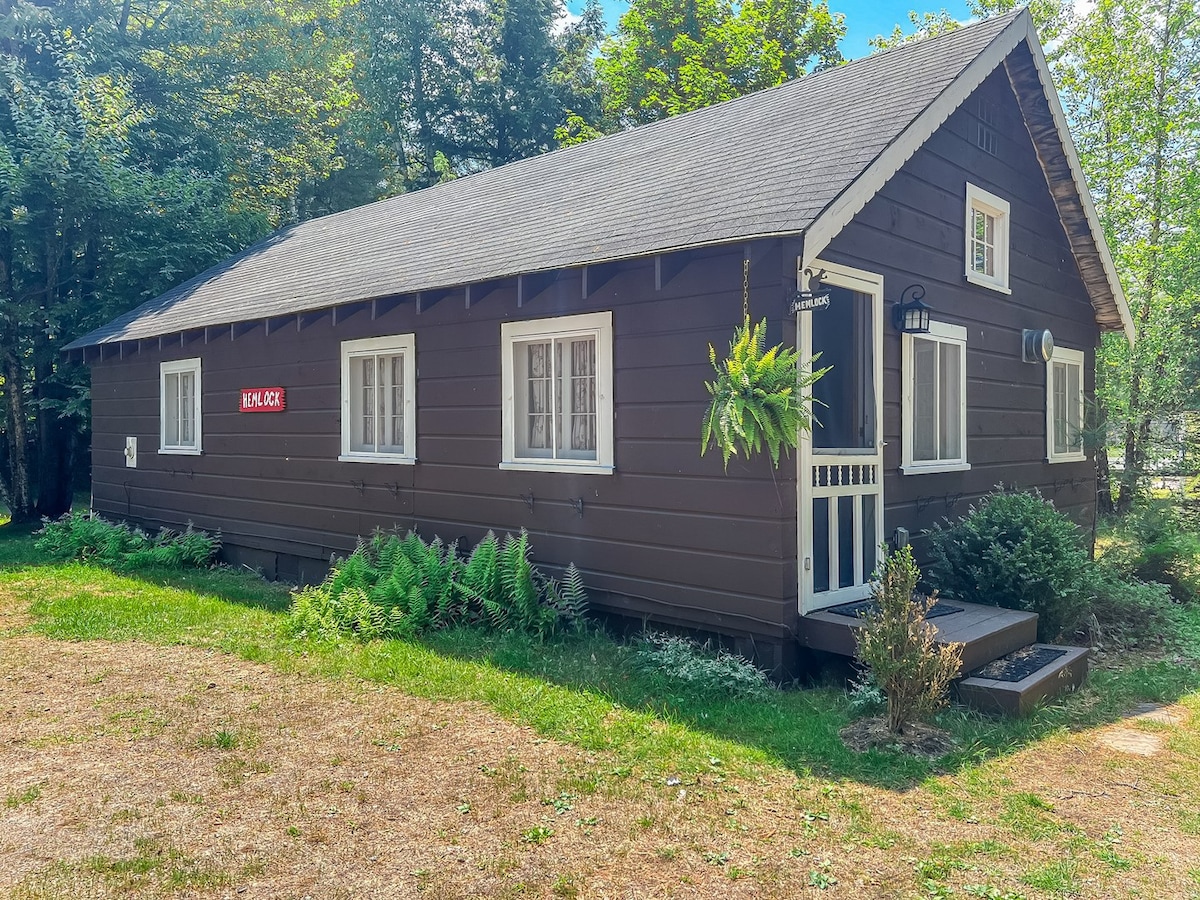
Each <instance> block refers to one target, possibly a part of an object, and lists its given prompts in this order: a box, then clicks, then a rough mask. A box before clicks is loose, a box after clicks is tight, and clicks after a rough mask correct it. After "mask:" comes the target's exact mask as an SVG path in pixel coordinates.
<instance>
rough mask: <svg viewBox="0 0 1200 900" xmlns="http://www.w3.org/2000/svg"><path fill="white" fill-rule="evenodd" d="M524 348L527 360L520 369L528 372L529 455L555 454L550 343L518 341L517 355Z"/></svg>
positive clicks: (527, 429)
mask: <svg viewBox="0 0 1200 900" xmlns="http://www.w3.org/2000/svg"><path fill="white" fill-rule="evenodd" d="M521 351H523V352H524V356H525V361H524V362H525V364H524V366H522V367H520V368H518V370H517V371H524V372H525V379H526V386H525V401H526V423H525V447H524V448H523V451H524V452H525V453H526V454H527V455H529V456H552V455H553V452H554V448H553V446H552V445H551V434H552V433H553V413H552V411H551V409H550V380H551V378H552V377H553V372H552V370H551V362H550V344H548V343H542V344H522V345H519V351H518V355H520V352H521Z"/></svg>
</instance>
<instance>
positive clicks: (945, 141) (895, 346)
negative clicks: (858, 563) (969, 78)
mask: <svg viewBox="0 0 1200 900" xmlns="http://www.w3.org/2000/svg"><path fill="white" fill-rule="evenodd" d="M978 94H979V95H982V96H983V97H985V98H987V99H988V100H989V101H990V102H992V103H993V104H994V106H995V109H996V110H997V111H998V112H999V114H1000V120H999V122H998V123H997V125H996V127H995V128H994V129H993V131H994V134H995V135H996V138H997V142H998V148H997V154H996V155H995V156H993V155H991V154H989V153H987V152H986V151H985V150H983V149H981V148H979V147H978V146H976V143H975V141H974V131H973V130H972V129H974V128H975V127H976V122H977V119H976V118H975V117H974V116H973V115H972V110H974V109H975V108H976V106H975V103H976V98H974V97H973V98H971V99H970V100H968V101H967V103H966V104H964V106H963V107H962V108H960V109H959V110H958V111H957V112H956V113H955V114H954V115H953V116H952V117H951V118H950V119H949V120H948V121H947V122H946V124H945V125H944V126H943V127H942V128H941V129H939V130H938V131H937V132H936V133H935V134H934V135H933V136H932V137H931V138H930V140H929V141H928V142H927V143H926V145H925V146H924V147H923V148H922V149H920V150H919V151H917V153H916V154H915V155H914V156H913V158H912V159H911V160H909V162H908V163H907V164H906V165H905V166H904V167H903V168H902V169H901V170H900V171H899V172H898V173H897V174H896V175H895V177H893V178H892V179H891V181H890V182H889V183H888V184H887V185H886V186H885V187H884V189H883V190H882V191H881V192H880V193H879V194H878V195H877V196H876V197H875V198H874V199H873V200H871V201H870V203H868V204H867V206H866V207H865V208H864V209H863V211H862V212H861V213H860V214H859V215H858V216H857V217H856V218H855V219H854V221H853V222H851V223H850V225H849V226H847V228H846V229H845V230H844V231H843V232H842V233H841V234H840V235H838V237H837V238H836V239H835V240H834V241H833V243H832V244H831V245H830V247H829V248H828V250H827V251H826V252H825V253H824V254H823V257H825V258H827V259H829V260H831V261H833V262H839V263H844V264H846V265H851V266H856V267H858V268H862V269H867V270H870V271H873V272H878V273H881V274H882V275H883V276H884V285H885V297H886V298H887V300H888V301H889V303H888V304H887V306H888V309H886V310H885V313H886V321H887V324H886V325H885V328H884V388H885V393H884V402H885V408H884V436H885V438H884V439H885V440H886V441H887V446H886V447H885V448H884V464H885V469H886V474H885V479H884V495H885V507H886V520H885V523H886V524H885V530H886V533H887V534H888V535H889V536H890V535H891V533H892V531H893V529H895V528H897V527H899V526H903V527H905V528H908V529H909V531H910V532H911V533H912V534H913V535H914V537H915V544H916V546H917V549H918V551H919V550H920V547H921V546H922V544H923V541H922V538H921V532H922V530H924V529H927V528H930V527H931V526H933V524H934V523H935V522H938V521H940V520H942V519H943V518H945V517H949V518H952V519H953V518H957V517H958V516H961V515H963V514H965V513H966V512H967V509H968V507H969V505H970V504H971V502H972V501H973V500H976V499H978V498H979V497H980V496H981V495H982V494H985V493H987V492H988V491H989V490H991V489H992V488H993V487H994V486H995V485H997V484H999V483H1004V484H1005V485H1011V486H1016V487H1019V488H1026V489H1027V488H1037V489H1039V490H1040V491H1041V492H1042V494H1043V495H1044V496H1045V497H1047V498H1049V499H1051V500H1053V501H1054V503H1055V505H1056V506H1057V507H1058V508H1059V509H1062V510H1064V511H1065V512H1067V513H1068V514H1070V515H1071V516H1072V517H1073V518H1074V519H1075V520H1076V521H1077V522H1079V523H1080V524H1081V525H1084V526H1085V527H1090V525H1091V521H1092V515H1093V512H1094V509H1095V470H1094V467H1093V464H1092V462H1090V461H1088V462H1081V463H1056V464H1053V465H1051V464H1048V463H1047V462H1046V461H1045V458H1046V366H1045V365H1042V364H1031V363H1025V362H1022V360H1021V331H1022V329H1024V328H1049V329H1050V330H1051V331H1052V332H1053V333H1054V339H1055V343H1056V344H1057V345H1058V346H1061V347H1070V348H1073V349H1077V350H1082V351H1084V352H1085V354H1086V360H1087V362H1086V366H1085V371H1086V389H1087V392H1088V394H1089V396H1090V395H1091V393H1092V391H1093V389H1094V360H1095V350H1094V348H1095V347H1096V345H1097V343H1098V337H1099V335H1098V330H1097V327H1096V325H1095V315H1094V311H1093V308H1092V306H1091V304H1090V302H1089V299H1088V295H1087V292H1086V290H1085V287H1084V284H1083V281H1082V279H1081V277H1080V274H1079V271H1078V268H1077V266H1076V264H1075V260H1074V256H1073V255H1072V252H1071V247H1070V244H1069V243H1068V240H1067V235H1066V232H1065V231H1064V229H1063V227H1062V224H1061V222H1060V220H1059V218H1058V213H1057V210H1056V207H1055V205H1054V203H1053V201H1052V199H1051V195H1050V192H1049V190H1048V186H1047V184H1046V180H1045V177H1044V176H1043V174H1042V170H1041V168H1040V165H1039V163H1038V159H1037V156H1036V153H1035V151H1034V147H1033V143H1032V140H1031V139H1030V138H1029V135H1028V133H1027V131H1026V130H1025V128H1024V126H1023V124H1022V119H1021V116H1020V110H1019V109H1018V107H1017V103H1016V98H1015V96H1014V95H1013V93H1012V90H1011V88H1010V87H1009V84H1008V81H1007V79H1006V77H1005V75H1004V74H1003V71H1002V70H1000V71H997V72H996V73H995V74H994V75H992V76H991V77H990V78H989V79H988V80H987V81H986V82H985V83H984V84H983V85H982V86H981V87H980V88H979V91H978ZM967 182H971V183H972V184H975V185H977V186H979V187H982V188H983V189H984V190H987V191H990V192H991V193H993V194H996V195H998V196H1000V197H1002V198H1004V199H1006V200H1008V201H1009V202H1010V204H1011V211H1010V221H1011V228H1010V236H1011V251H1010V264H1009V272H1010V287H1011V289H1012V293H1011V294H1010V295H1005V294H1002V293H999V292H997V291H994V290H990V289H988V288H985V287H979V286H976V285H973V284H970V283H968V282H967V281H966V279H965V277H964V274H963V272H964V241H965V235H964V223H965V209H966V184H967ZM913 283H919V284H922V285H924V286H925V288H926V296H925V302H926V303H927V304H928V305H929V306H930V307H931V308H932V310H933V318H934V319H935V320H936V321H943V322H950V323H954V324H958V325H963V326H965V327H966V329H967V461H968V462H969V463H970V464H971V469H970V470H969V471H965V472H947V473H940V474H922V475H904V474H902V473H901V472H900V462H901V408H900V386H901V380H900V379H901V372H900V359H901V352H900V343H901V342H900V335H899V333H898V332H897V331H896V329H895V328H894V327H893V326H892V325H891V310H890V306H891V303H890V301H893V300H895V299H896V298H897V297H899V295H900V292H901V291H902V290H903V289H904V288H905V287H906V286H907V285H910V284H913Z"/></svg>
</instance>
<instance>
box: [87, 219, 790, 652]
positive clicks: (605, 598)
mask: <svg viewBox="0 0 1200 900" xmlns="http://www.w3.org/2000/svg"><path fill="white" fill-rule="evenodd" d="M743 250H744V248H742V247H736V248H726V249H724V250H716V251H712V252H710V253H705V254H693V255H690V256H687V257H675V258H673V259H670V260H668V261H667V263H668V264H667V265H664V267H663V271H664V272H665V273H666V274H667V275H668V276H670V275H671V274H672V273H673V272H674V273H675V274H674V275H673V277H670V279H669V281H667V283H666V284H665V285H664V286H663V289H662V290H657V291H656V290H655V274H656V273H655V266H654V262H653V260H640V261H631V262H629V263H626V264H623V265H622V266H620V267H619V268H618V269H617V271H616V274H615V276H614V277H612V278H611V279H609V280H608V281H606V282H605V283H604V284H603V286H602V287H601V288H600V289H599V290H598V291H595V292H594V293H593V294H592V295H591V296H590V297H588V298H587V299H586V300H585V299H582V276H581V273H579V272H573V273H563V274H562V275H561V277H559V278H558V279H557V280H555V281H554V282H553V283H551V284H550V285H549V287H547V288H545V289H544V290H543V291H542V292H541V293H539V294H538V295H537V296H533V297H530V296H529V294H528V293H526V295H525V296H524V297H522V304H521V305H520V306H518V297H517V290H516V285H515V284H507V285H500V286H498V287H496V288H495V289H494V290H491V291H490V292H489V293H487V295H486V296H481V295H480V293H479V291H478V289H475V293H474V294H473V295H472V302H471V303H470V305H469V306H468V303H467V297H466V295H465V292H464V291H462V290H459V291H457V292H453V293H450V294H448V295H446V296H444V297H441V298H436V302H434V303H432V304H430V300H431V299H435V298H430V297H423V298H422V301H421V302H422V306H421V311H420V312H418V307H417V302H416V298H400V302H399V303H398V304H395V305H393V304H384V306H385V307H392V308H389V309H388V311H386V312H385V313H383V314H382V315H380V316H378V317H377V318H374V319H373V318H372V314H371V307H370V306H369V305H364V306H363V307H361V308H359V309H358V311H356V312H353V314H351V315H347V314H346V312H345V311H341V312H339V316H338V321H337V322H336V324H335V322H334V317H333V316H332V315H331V314H329V313H325V314H322V315H318V316H306V317H305V318H304V319H303V320H302V321H301V322H300V325H301V326H302V327H297V323H296V321H295V320H294V319H293V320H275V321H273V322H272V323H271V332H270V334H268V333H267V329H266V328H265V327H264V326H263V325H262V324H260V325H258V326H257V327H255V328H253V329H251V330H249V331H248V332H247V333H245V334H238V335H236V336H235V337H232V338H231V333H230V331H229V330H228V329H209V331H208V334H207V340H205V337H204V336H202V335H201V336H197V337H196V338H194V339H193V340H190V341H187V342H183V343H182V344H181V342H179V341H172V342H170V346H168V347H165V348H163V349H162V350H160V349H159V347H158V346H157V342H153V341H146V342H142V344H141V345H140V348H139V351H138V352H136V353H130V352H128V351H127V352H126V353H125V356H124V358H123V359H118V358H110V359H107V360H105V361H103V362H99V363H97V364H96V365H95V366H94V367H93V416H94V419H93V420H94V437H93V463H94V488H93V490H94V502H95V505H96V508H97V509H98V510H99V511H100V512H102V513H104V514H107V515H113V516H121V517H125V518H130V519H133V520H136V521H140V522H144V523H146V524H150V525H158V524H166V525H172V526H179V525H182V524H184V523H186V522H189V521H190V522H194V523H195V524H196V525H197V526H200V527H203V528H209V529H220V530H221V532H222V534H223V536H224V539H225V541H226V543H227V544H229V545H231V547H233V546H236V547H237V548H241V549H240V553H241V557H239V558H246V559H264V560H265V559H269V555H261V554H260V555H259V556H255V555H254V554H255V553H259V552H260V551H263V552H265V553H266V554H269V553H271V552H276V553H283V554H289V555H291V556H299V557H304V558H311V559H313V560H328V558H329V556H330V554H331V553H339V554H341V553H345V552H347V551H348V550H350V549H351V548H353V546H354V543H355V540H356V538H357V537H358V536H360V535H366V534H369V533H371V531H373V530H374V529H376V528H384V529H390V528H398V529H401V530H404V529H408V528H414V527H415V528H417V529H419V530H420V531H421V532H422V533H423V534H425V535H427V536H432V535H434V534H438V535H441V536H442V537H444V538H448V539H450V538H457V537H463V538H465V539H466V540H467V541H471V542H474V541H476V540H478V539H479V538H480V537H482V535H483V534H484V533H485V532H486V531H487V530H488V529H494V530H496V531H498V532H502V531H515V530H517V529H520V528H522V527H524V528H527V529H528V530H529V532H530V535H531V538H532V544H533V548H534V553H535V554H536V557H537V559H538V560H540V561H543V562H545V563H549V564H553V565H565V564H566V563H568V562H572V561H573V562H575V563H576V564H577V565H578V566H579V567H580V568H581V569H582V571H583V573H584V579H585V581H586V583H587V584H588V586H589V588H591V589H592V591H593V594H594V596H595V598H596V599H598V600H599V601H600V604H601V605H602V606H604V607H607V608H609V609H612V610H614V611H619V612H622V613H624V614H627V615H632V616H636V617H652V618H655V619H658V620H661V621H664V622H670V623H673V624H686V625H690V626H693V627H700V628H709V629H713V630H717V631H723V632H727V633H732V634H749V635H760V636H773V637H776V638H778V637H780V636H782V635H784V634H785V633H786V623H787V622H789V621H790V620H789V615H791V614H792V612H793V611H794V609H795V605H796V567H795V533H796V532H795V529H796V526H795V481H794V475H793V474H791V473H789V472H788V471H787V468H786V467H785V468H784V470H783V471H781V472H777V473H774V474H772V472H771V471H770V468H769V466H768V465H767V464H766V463H765V462H764V461H762V460H758V461H756V462H754V463H753V464H750V465H747V464H744V463H741V462H738V461H737V460H734V461H733V462H731V463H730V466H729V471H728V473H727V474H726V473H724V472H723V471H722V466H721V460H720V456H719V454H713V453H709V454H708V455H707V456H706V457H704V458H701V456H700V437H699V435H700V420H701V416H702V413H703V410H704V408H705V404H706V399H707V393H706V392H705V390H704V385H703V382H704V381H705V379H707V378H709V377H710V376H711V368H710V367H709V365H708V344H709V343H710V342H712V343H713V344H715V345H716V346H717V347H718V348H720V349H724V348H725V346H726V345H727V343H728V340H729V337H730V334H731V333H732V328H733V326H734V325H736V324H737V323H738V322H739V320H740V319H741V314H742V260H743ZM752 250H753V256H752V258H753V260H754V265H753V267H752V269H751V306H752V311H753V312H755V313H756V314H760V315H766V314H770V315H771V316H773V317H776V318H774V319H773V320H772V322H771V329H772V340H773V341H777V340H781V339H782V336H783V334H784V329H783V323H782V320H781V319H780V318H778V315H779V314H780V313H781V312H782V306H783V302H782V297H783V287H782V281H783V274H784V273H785V272H786V270H787V265H786V264H785V263H784V262H783V260H782V257H781V250H780V242H766V243H764V244H762V245H756V246H755V247H753V248H752ZM794 258H795V251H793V253H792V259H793V260H794ZM791 265H792V266H793V267H794V262H793V263H792V264H791ZM680 266H682V268H680ZM376 309H377V311H378V309H379V307H378V306H377V307H376ZM599 310H612V312H613V325H614V357H615V384H614V393H615V416H616V423H615V441H616V443H615V457H616V468H617V473H616V474H615V475H612V476H600V475H584V474H564V473H546V472H514V471H501V470H500V469H499V468H498V463H499V461H500V455H501V410H500V324H501V323H502V322H505V321H511V320H518V319H536V318H543V317H550V316H557V315H568V314H575V313H581V312H591V311H599ZM410 332H411V333H414V334H415V335H416V351H417V368H418V377H417V431H418V438H417V455H418V458H419V461H418V463H417V464H416V465H386V464H372V463H343V462H338V461H337V456H338V453H339V450H340V440H341V438H340V427H341V423H340V402H341V399H340V398H341V394H340V387H339V378H340V355H339V354H340V344H341V342H342V341H345V340H353V339H356V338H364V337H371V336H376V335H388V334H404V333H410ZM787 333H788V336H789V339H790V335H791V332H790V330H789V331H788V332H787ZM192 356H199V357H201V358H202V360H203V369H202V383H203V391H204V395H203V446H204V455H203V456H183V455H168V454H159V453H158V452H157V448H158V405H159V399H158V392H159V374H158V372H159V362H160V361H162V360H166V359H179V358H187V357H192ZM275 385H281V386H283V387H284V388H285V389H286V391H287V410H286V412H283V413H277V414H254V415H248V414H244V413H239V412H238V392H239V390H240V389H241V388H246V387H260V386H275ZM126 436H136V437H137V438H138V441H139V450H140V454H139V465H138V468H137V469H127V468H125V465H124V458H123V456H122V451H123V449H124V446H125V438H126ZM530 495H532V498H533V500H532V509H531V508H530V506H529V505H528V504H527V501H526V500H525V499H524V498H526V497H529V496H530ZM580 500H581V501H582V514H580V512H579V511H578V510H577V509H576V507H575V506H573V505H572V504H573V502H574V503H575V504H578V502H579V501H580ZM268 568H269V567H268ZM281 571H282V570H281Z"/></svg>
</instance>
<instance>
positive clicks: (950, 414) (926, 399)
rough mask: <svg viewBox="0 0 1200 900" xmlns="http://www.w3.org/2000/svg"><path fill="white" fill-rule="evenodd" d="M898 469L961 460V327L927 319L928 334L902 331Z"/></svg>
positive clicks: (955, 464)
mask: <svg viewBox="0 0 1200 900" xmlns="http://www.w3.org/2000/svg"><path fill="white" fill-rule="evenodd" d="M901 350H902V352H901V365H902V366H903V378H904V381H903V387H902V389H901V404H902V407H903V421H902V423H901V424H902V427H903V434H902V441H901V449H902V456H903V460H902V464H901V471H903V472H904V474H906V475H916V474H920V473H923V472H951V471H959V470H962V469H969V468H970V467H971V466H970V464H969V463H968V462H967V367H966V356H967V329H965V328H963V327H962V326H961V325H949V324H947V323H944V322H930V323H929V333H928V334H905V335H903V344H902V348H901Z"/></svg>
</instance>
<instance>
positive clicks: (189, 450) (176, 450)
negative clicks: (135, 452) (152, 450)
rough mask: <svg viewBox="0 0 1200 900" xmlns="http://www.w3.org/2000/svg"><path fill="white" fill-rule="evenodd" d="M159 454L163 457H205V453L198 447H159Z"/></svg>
mask: <svg viewBox="0 0 1200 900" xmlns="http://www.w3.org/2000/svg"><path fill="white" fill-rule="evenodd" d="M158 452H159V453H160V454H162V455H163V456H203V455H204V451H203V450H201V449H199V448H198V447H159V448H158Z"/></svg>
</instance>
